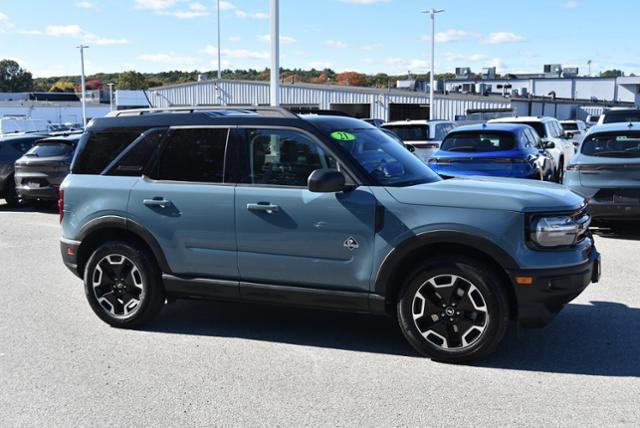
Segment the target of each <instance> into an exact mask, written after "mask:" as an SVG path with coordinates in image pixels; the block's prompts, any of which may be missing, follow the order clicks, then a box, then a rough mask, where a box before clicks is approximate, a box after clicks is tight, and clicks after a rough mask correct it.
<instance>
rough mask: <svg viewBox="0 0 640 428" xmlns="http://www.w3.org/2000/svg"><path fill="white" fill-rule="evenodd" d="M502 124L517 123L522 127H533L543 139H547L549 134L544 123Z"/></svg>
mask: <svg viewBox="0 0 640 428" xmlns="http://www.w3.org/2000/svg"><path fill="white" fill-rule="evenodd" d="M500 123H516V124H521V125H529V126H530V127H532V128H533V129H534V130H535V131H536V132H537V133H538V135H539V136H540V137H541V138H547V136H548V134H547V130H546V127H545V126H544V123H542V122H516V121H514V122H500Z"/></svg>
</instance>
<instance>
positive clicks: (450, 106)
mask: <svg viewBox="0 0 640 428" xmlns="http://www.w3.org/2000/svg"><path fill="white" fill-rule="evenodd" d="M281 91H282V92H281V102H282V105H283V106H284V107H298V108H305V109H312V110H313V109H320V110H330V109H331V110H340V111H343V112H345V113H348V114H350V115H352V116H355V117H360V118H367V117H373V118H379V119H384V120H404V119H408V118H411V119H425V118H428V117H429V95H428V94H427V93H422V92H413V91H405V90H398V89H378V88H362V87H354V86H337V85H317V84H309V83H295V84H290V83H289V84H286V83H285V84H282V86H281ZM147 96H148V98H149V101H150V103H151V105H152V106H154V107H171V106H207V105H221V104H223V105H256V106H259V105H268V104H269V83H268V82H254V81H241V80H220V81H216V80H208V81H200V82H193V83H185V84H179V85H173V86H163V87H159V88H152V89H149V90H148V91H147ZM434 105H435V106H434V108H435V117H437V118H439V119H450V120H453V119H454V118H455V116H457V115H465V114H467V111H469V110H489V109H508V108H511V102H510V101H509V100H507V99H505V98H502V97H479V96H465V95H451V96H444V95H436V98H435V101H434Z"/></svg>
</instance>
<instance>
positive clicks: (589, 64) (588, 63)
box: [587, 60, 591, 77]
mask: <svg viewBox="0 0 640 428" xmlns="http://www.w3.org/2000/svg"><path fill="white" fill-rule="evenodd" d="M587 65H588V66H589V77H591V60H589V61H587Z"/></svg>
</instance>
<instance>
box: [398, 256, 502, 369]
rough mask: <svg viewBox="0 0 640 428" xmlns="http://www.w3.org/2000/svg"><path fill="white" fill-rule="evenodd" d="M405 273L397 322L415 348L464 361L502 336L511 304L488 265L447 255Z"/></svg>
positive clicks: (442, 358)
mask: <svg viewBox="0 0 640 428" xmlns="http://www.w3.org/2000/svg"><path fill="white" fill-rule="evenodd" d="M408 278H409V279H408V281H407V282H406V284H405V286H404V288H403V290H402V292H401V293H400V298H399V300H398V303H397V314H398V323H399V324H400V328H401V330H402V333H403V334H404V336H405V338H406V339H407V341H408V342H409V343H410V344H411V346H413V348H414V349H415V350H416V351H418V353H420V354H421V355H423V356H425V357H429V358H431V359H433V360H436V361H441V362H446V363H467V362H470V361H473V360H477V359H480V358H482V357H485V356H487V355H488V354H490V353H492V352H493V351H494V350H495V349H496V347H497V346H498V344H499V343H500V342H501V341H502V339H503V337H504V335H505V333H506V331H507V327H508V325H509V304H508V300H507V296H506V292H505V290H504V289H503V285H502V283H501V281H500V279H499V278H498V276H497V275H496V274H495V273H493V271H492V269H491V268H489V267H488V266H485V265H483V264H482V263H479V262H477V261H475V260H473V259H471V258H467V257H463V256H456V255H445V256H439V257H436V258H433V259H432V260H429V261H428V262H426V263H424V264H423V265H422V266H420V267H419V268H418V269H416V270H415V271H414V272H413V273H412V274H411V275H410V276H409V277H408ZM460 293H462V294H460ZM442 315H444V317H443V316H442Z"/></svg>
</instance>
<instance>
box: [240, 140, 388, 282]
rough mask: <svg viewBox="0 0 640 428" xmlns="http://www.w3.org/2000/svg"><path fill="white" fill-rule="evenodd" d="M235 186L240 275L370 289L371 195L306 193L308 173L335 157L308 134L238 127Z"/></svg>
mask: <svg viewBox="0 0 640 428" xmlns="http://www.w3.org/2000/svg"><path fill="white" fill-rule="evenodd" d="M238 132H239V133H240V134H241V136H242V138H243V140H244V141H245V144H244V145H243V146H242V147H243V148H244V150H243V151H242V153H240V154H239V155H238V163H239V168H240V169H241V170H242V176H241V178H240V179H239V184H238V187H237V189H236V214H235V216H236V224H237V237H238V266H239V269H240V275H241V278H242V280H243V281H246V282H260V283H271V284H277V285H293V286H301V287H305V286H306V287H309V286H311V287H324V288H333V289H343V290H354V291H369V279H370V277H371V270H372V254H373V238H374V218H375V208H376V199H375V198H374V196H373V195H372V193H371V192H370V190H369V189H368V188H366V187H359V188H357V189H356V190H353V191H350V192H340V193H311V192H309V191H308V190H307V179H308V177H309V175H310V174H311V172H313V171H314V170H316V169H319V168H336V167H339V166H338V165H337V164H336V160H335V158H334V157H333V156H331V155H330V154H329V152H328V151H327V150H326V148H325V147H324V146H323V145H322V144H321V143H320V142H319V141H318V140H317V139H316V138H315V137H314V136H312V135H310V134H308V133H305V132H303V131H300V130H296V129H289V128H280V129H275V128H271V129H270V128H259V129H256V128H254V129H240V130H238Z"/></svg>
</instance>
